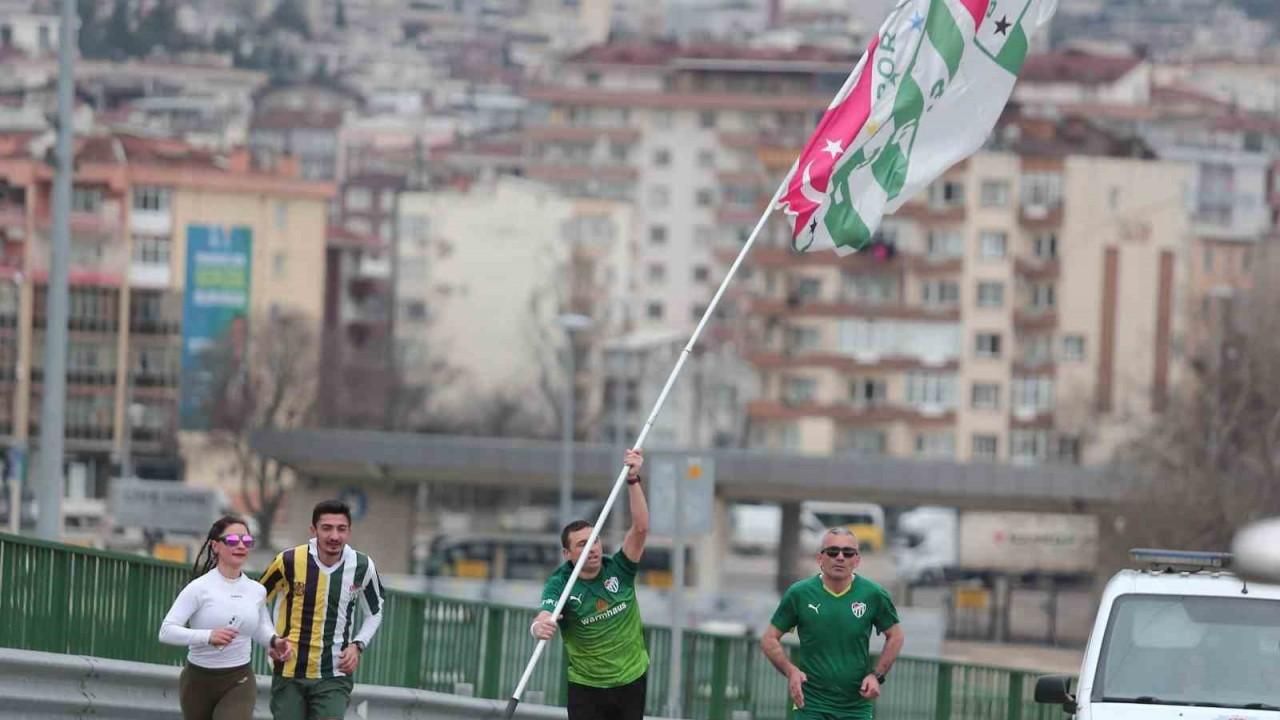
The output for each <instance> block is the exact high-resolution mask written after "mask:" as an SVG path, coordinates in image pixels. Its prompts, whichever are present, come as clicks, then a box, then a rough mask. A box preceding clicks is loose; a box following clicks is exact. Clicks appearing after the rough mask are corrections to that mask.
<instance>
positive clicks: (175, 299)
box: [129, 290, 182, 335]
mask: <svg viewBox="0 0 1280 720" xmlns="http://www.w3.org/2000/svg"><path fill="white" fill-rule="evenodd" d="M129 332H130V333H133V334H135V335H177V334H179V333H181V332H182V296H181V295H179V294H178V293H177V292H174V291H169V290H133V291H132V292H131V295H130V298H129Z"/></svg>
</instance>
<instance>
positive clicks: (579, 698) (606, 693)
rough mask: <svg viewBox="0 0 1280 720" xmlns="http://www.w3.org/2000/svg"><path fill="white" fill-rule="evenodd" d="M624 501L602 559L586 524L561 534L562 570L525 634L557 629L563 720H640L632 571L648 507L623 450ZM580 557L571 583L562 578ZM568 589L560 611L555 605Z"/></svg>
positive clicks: (636, 455) (641, 668)
mask: <svg viewBox="0 0 1280 720" xmlns="http://www.w3.org/2000/svg"><path fill="white" fill-rule="evenodd" d="M623 462H624V464H625V465H626V467H627V500H628V501H629V503H630V505H631V527H630V528H628V529H627V534H626V536H625V537H624V538H623V540H622V549H621V550H619V551H618V552H616V553H614V554H613V555H610V556H608V557H606V556H605V555H604V552H603V549H602V548H601V545H600V540H599V537H598V535H599V533H597V532H596V531H595V528H594V527H592V525H591V523H589V522H587V521H585V520H575V521H573V522H571V523H569V524H568V525H566V526H565V527H564V529H563V530H561V531H560V544H561V546H562V548H563V552H564V558H565V563H564V565H562V566H561V567H560V569H559V570H556V572H555V574H553V575H552V576H551V578H550V579H549V580H547V584H546V587H545V588H544V589H543V591H542V608H543V610H542V611H541V612H539V613H538V617H537V618H535V619H534V621H533V625H532V626H531V627H530V628H529V632H531V633H532V634H533V636H534V637H536V638H538V639H539V640H543V641H546V640H550V639H551V638H552V636H554V635H555V634H556V631H557V629H558V628H559V625H560V624H563V625H564V648H565V653H566V654H567V655H568V657H569V702H568V705H569V720H615V719H616V720H641V718H643V717H644V705H645V694H646V693H645V691H646V682H645V680H646V677H645V675H646V672H647V671H648V669H649V653H648V651H647V650H646V649H645V645H644V631H643V626H642V625H641V624H640V606H639V604H638V603H637V598H636V585H635V581H636V572H637V571H638V570H639V562H640V557H641V556H642V555H643V554H644V543H645V539H646V538H647V537H648V535H649V506H648V503H647V502H646V501H645V498H644V490H643V489H642V488H641V486H640V482H641V478H640V466H641V465H643V464H644V457H643V456H642V455H641V454H640V451H639V450H628V451H627V452H626V456H625V457H624V459H623ZM583 557H585V558H586V562H585V563H583V565H582V568H581V572H579V573H578V577H577V582H576V583H573V582H570V580H569V578H570V576H571V575H572V574H573V572H574V570H575V567H574V566H575V565H576V564H577V562H578V560H579V559H581V558H583ZM568 587H571V588H572V592H570V593H569V602H568V605H566V606H565V607H564V608H563V612H562V613H561V614H560V615H559V616H557V615H556V614H555V613H553V610H554V609H555V607H556V605H557V600H558V599H559V598H560V596H561V595H562V594H563V593H564V592H565V590H566V588H568Z"/></svg>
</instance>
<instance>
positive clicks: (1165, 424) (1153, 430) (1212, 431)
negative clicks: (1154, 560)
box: [1115, 255, 1280, 550]
mask: <svg viewBox="0 0 1280 720" xmlns="http://www.w3.org/2000/svg"><path fill="white" fill-rule="evenodd" d="M1278 261H1280V257H1276V256H1274V255H1273V256H1271V257H1269V258H1268V257H1264V258H1261V259H1260V261H1255V271H1256V273H1257V276H1256V278H1255V280H1254V289H1253V290H1252V291H1250V292H1247V293H1244V294H1241V295H1238V296H1237V297H1236V298H1235V299H1233V300H1231V301H1225V302H1221V303H1219V304H1217V306H1216V308H1215V311H1214V312H1213V313H1212V316H1210V317H1206V318H1204V319H1203V320H1204V322H1203V323H1202V324H1201V325H1200V327H1202V328H1204V329H1205V330H1206V332H1203V333H1201V337H1199V338H1198V342H1197V343H1196V346H1195V349H1196V352H1195V354H1194V355H1193V356H1192V357H1191V358H1190V362H1189V363H1188V366H1189V370H1188V373H1187V374H1186V375H1187V376H1186V377H1185V378H1184V380H1185V381H1184V382H1182V383H1181V384H1180V386H1178V387H1176V388H1174V392H1173V393H1172V394H1171V397H1170V403H1169V407H1168V409H1167V410H1166V411H1165V412H1164V413H1162V414H1160V415H1159V416H1158V417H1157V418H1156V419H1155V420H1154V422H1152V423H1151V425H1150V427H1149V428H1147V429H1146V430H1145V432H1143V433H1141V434H1140V436H1139V437H1137V439H1136V440H1134V441H1133V442H1131V443H1129V444H1128V445H1127V446H1125V447H1123V448H1122V449H1121V451H1120V452H1119V453H1118V457H1117V458H1116V463H1115V468H1116V469H1117V471H1118V472H1122V473H1124V474H1125V475H1126V476H1127V477H1128V478H1130V479H1136V480H1137V486H1136V489H1135V491H1134V496H1133V498H1132V500H1133V507H1132V508H1131V512H1129V513H1128V519H1127V521H1126V522H1125V523H1124V528H1123V531H1122V535H1124V536H1126V537H1125V539H1126V540H1128V541H1129V544H1132V545H1155V546H1164V547H1177V548H1182V549H1200V550H1222V549H1225V548H1227V547H1229V545H1230V540H1231V537H1232V535H1233V534H1234V532H1235V531H1236V529H1237V528H1238V527H1240V526H1241V525H1242V524H1244V523H1246V522H1249V521H1251V520H1253V519H1256V518H1258V517H1262V516H1266V515H1277V514H1280V314H1278V313H1276V312H1275V308H1276V307H1280V282H1278V281H1280V262H1278Z"/></svg>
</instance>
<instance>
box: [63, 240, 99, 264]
mask: <svg viewBox="0 0 1280 720" xmlns="http://www.w3.org/2000/svg"><path fill="white" fill-rule="evenodd" d="M105 254H106V249H105V248H104V247H103V243H100V242H94V241H93V240H80V239H77V238H72V240H71V265H72V267H80V268H92V267H97V266H98V265H100V264H101V263H102V258H103V257H104V256H105Z"/></svg>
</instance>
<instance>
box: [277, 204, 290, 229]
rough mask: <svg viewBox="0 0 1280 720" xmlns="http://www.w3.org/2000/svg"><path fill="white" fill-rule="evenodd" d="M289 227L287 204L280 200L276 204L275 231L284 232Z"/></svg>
mask: <svg viewBox="0 0 1280 720" xmlns="http://www.w3.org/2000/svg"><path fill="white" fill-rule="evenodd" d="M288 227H289V203H288V202H286V201H284V200H281V201H280V202H278V203H276V229H277V230H285V229H287V228H288Z"/></svg>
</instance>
